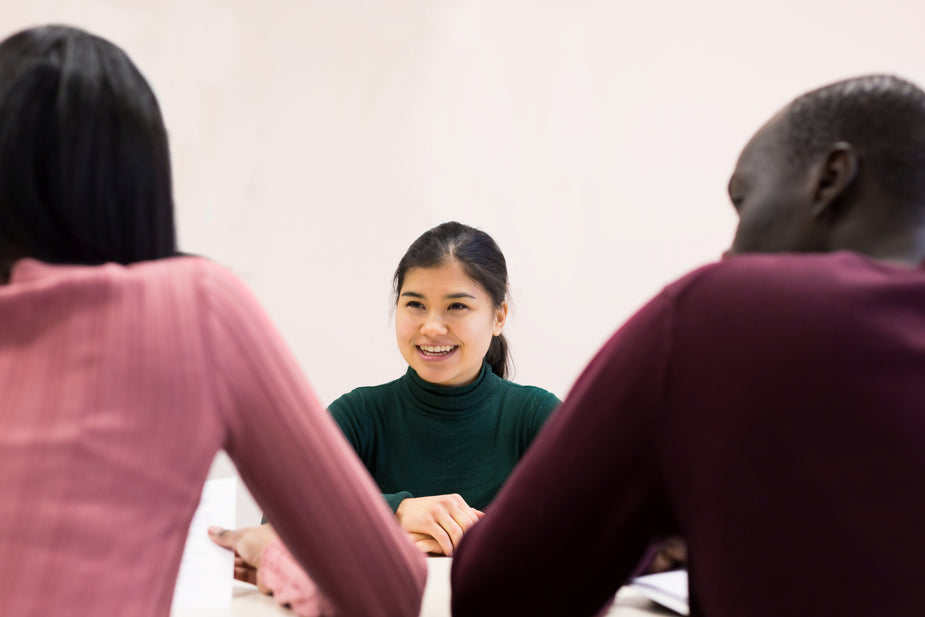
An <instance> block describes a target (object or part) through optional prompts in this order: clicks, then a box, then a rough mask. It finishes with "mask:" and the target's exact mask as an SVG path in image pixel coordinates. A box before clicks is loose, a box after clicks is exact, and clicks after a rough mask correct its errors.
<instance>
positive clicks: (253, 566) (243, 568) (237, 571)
mask: <svg viewBox="0 0 925 617" xmlns="http://www.w3.org/2000/svg"><path fill="white" fill-rule="evenodd" d="M209 537H210V538H212V541H213V542H215V543H216V544H218V545H219V546H221V547H223V548H227V549H229V550H232V551H234V577H235V578H236V579H238V580H239V581H244V582H246V583H252V584H254V585H257V587H258V588H259V589H260V591H261V592H263V593H267V594H268V593H270V590H269V589H267V588H265V587H264V586H263V584H262V582H261V580H260V564H261V561H262V560H263V549H265V548H266V547H267V545H268V544H269V543H270V542H272V541H273V540H274V539H275V538H276V532H275V531H273V528H272V527H270V525H269V524H266V525H260V526H259V527H242V528H241V529H222V528H221V527H209Z"/></svg>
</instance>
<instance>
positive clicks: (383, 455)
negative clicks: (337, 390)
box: [330, 364, 559, 511]
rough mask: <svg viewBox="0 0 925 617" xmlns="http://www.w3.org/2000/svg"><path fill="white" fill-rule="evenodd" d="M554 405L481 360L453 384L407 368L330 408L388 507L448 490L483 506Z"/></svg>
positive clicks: (537, 390)
mask: <svg viewBox="0 0 925 617" xmlns="http://www.w3.org/2000/svg"><path fill="white" fill-rule="evenodd" d="M558 404H559V399H557V398H556V397H555V395H553V394H551V393H549V392H547V391H546V390H543V389H541V388H536V387H533V386H520V385H517V384H515V383H511V382H510V381H507V380H505V379H502V378H500V377H498V376H497V375H495V374H494V373H492V372H491V368H489V366H488V364H484V365H483V366H482V371H481V373H479V376H478V377H477V378H476V380H475V381H474V382H472V383H470V384H467V385H465V386H458V387H446V386H438V385H434V384H432V383H429V382H426V381H424V380H423V379H421V378H420V377H419V376H418V374H417V373H416V372H415V371H414V369H412V368H411V367H408V372H406V373H405V374H404V376H402V377H400V378H399V379H396V380H395V381H392V382H389V383H387V384H383V385H381V386H371V387H365V388H357V389H356V390H353V391H352V392H348V393H347V394H345V395H343V396H341V397H340V398H339V399H337V400H336V401H334V402H333V403H331V405H330V410H331V414H332V415H333V416H334V419H335V420H336V421H337V424H339V425H340V428H341V430H342V431H343V432H344V435H346V437H347V440H348V441H349V442H350V443H351V444H352V445H353V449H354V450H356V452H357V454H358V455H359V456H360V458H361V459H362V460H363V464H365V465H366V469H368V470H369V473H370V474H372V476H373V479H375V481H376V484H378V485H379V490H381V491H382V492H383V497H385V499H386V501H388V503H389V505H390V506H391V507H392V511H395V510H396V509H397V508H398V505H399V504H400V503H401V502H402V500H404V499H407V498H409V497H427V496H430V495H445V494H449V493H459V494H460V495H461V496H462V498H463V499H465V500H466V503H468V504H469V505H470V506H472V507H473V508H478V509H480V510H483V509H484V508H485V507H486V506H487V505H488V504H489V503H490V502H491V500H492V499H494V497H495V495H496V494H497V493H498V490H499V489H500V488H501V485H502V484H503V483H504V481H505V480H506V479H507V477H508V475H509V474H510V473H511V471H512V470H513V469H514V465H516V464H517V461H518V460H520V457H521V456H523V454H524V452H526V450H527V447H528V446H529V445H530V443H531V442H532V441H533V438H534V437H535V436H536V434H537V432H539V430H540V427H541V426H542V425H543V422H545V421H546V418H547V417H548V416H549V414H550V412H552V410H553V409H554V408H555V407H556V405H558Z"/></svg>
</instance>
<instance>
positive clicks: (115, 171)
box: [0, 26, 177, 280]
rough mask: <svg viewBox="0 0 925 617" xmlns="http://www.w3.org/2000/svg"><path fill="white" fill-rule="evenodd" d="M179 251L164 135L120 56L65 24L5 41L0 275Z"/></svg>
mask: <svg viewBox="0 0 925 617" xmlns="http://www.w3.org/2000/svg"><path fill="white" fill-rule="evenodd" d="M176 252H177V242H176V232H175V230H174V214H173V196H172V187H171V175H170V155H169V150H168V145H167V131H166V129H165V128H164V121H163V119H162V117H161V112H160V108H159V107H158V104H157V99H156V98H155V96H154V93H153V92H152V90H151V88H150V86H149V85H148V83H147V82H146V81H145V79H144V77H143V76H142V75H141V73H140V72H139V71H138V69H137V68H136V67H135V65H134V64H133V63H132V61H131V60H130V59H129V57H128V56H127V55H126V54H125V52H124V51H122V50H121V49H119V48H118V47H117V46H115V45H114V44H112V43H110V42H109V41H106V40H104V39H102V38H100V37H98V36H95V35H92V34H90V33H88V32H84V31H83V30H79V29H76V28H71V27H67V26H44V27H38V28H32V29H29V30H24V31H22V32H19V33H17V34H14V35H12V36H10V37H9V38H7V39H5V40H4V41H3V42H0V280H2V278H4V277H5V275H6V274H7V272H4V271H2V266H5V267H6V268H8V267H9V265H10V264H11V263H12V260H14V259H16V258H19V257H34V258H36V259H40V260H43V261H47V262H51V263H77V264H98V263H104V262H118V263H123V264H127V263H132V262H137V261H143V260H148V259H158V258H162V257H168V256H172V255H174V254H176Z"/></svg>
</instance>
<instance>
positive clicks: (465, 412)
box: [401, 363, 501, 418]
mask: <svg viewBox="0 0 925 617" xmlns="http://www.w3.org/2000/svg"><path fill="white" fill-rule="evenodd" d="M401 381H402V390H403V391H404V393H405V395H406V396H408V397H410V398H411V399H412V400H413V401H414V402H415V403H416V405H417V406H419V407H421V408H422V409H424V410H425V411H428V412H430V413H434V414H438V415H444V416H450V417H455V418H463V417H467V416H470V415H472V414H476V413H478V412H480V411H481V410H482V409H483V408H484V407H485V404H486V403H487V402H488V401H489V400H490V399H491V397H492V395H493V394H494V393H495V391H496V390H497V389H498V385H499V384H500V381H501V380H500V378H499V377H498V376H497V375H495V374H494V373H492V372H491V367H489V366H488V364H487V363H483V364H482V370H481V371H480V372H479V375H478V377H476V378H475V381H473V382H472V383H469V384H466V385H464V386H439V385H437V384H433V383H430V382H429V381H424V380H423V379H421V377H420V376H419V375H418V374H417V373H416V372H415V370H414V369H413V368H411V367H410V366H409V367H408V371H407V372H406V373H405V376H404V377H403V378H402V380H401Z"/></svg>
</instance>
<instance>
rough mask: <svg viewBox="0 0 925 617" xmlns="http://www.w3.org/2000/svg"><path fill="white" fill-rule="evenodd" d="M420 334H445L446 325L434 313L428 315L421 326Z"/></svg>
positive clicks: (441, 318)
mask: <svg viewBox="0 0 925 617" xmlns="http://www.w3.org/2000/svg"><path fill="white" fill-rule="evenodd" d="M421 334H425V335H436V334H446V323H444V321H443V317H441V316H440V315H438V314H435V313H430V314H428V315H427V318H426V319H424V323H423V324H421Z"/></svg>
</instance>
